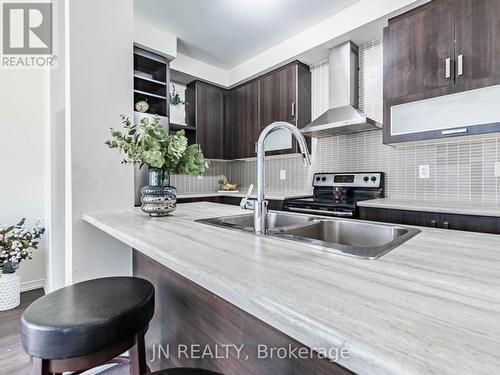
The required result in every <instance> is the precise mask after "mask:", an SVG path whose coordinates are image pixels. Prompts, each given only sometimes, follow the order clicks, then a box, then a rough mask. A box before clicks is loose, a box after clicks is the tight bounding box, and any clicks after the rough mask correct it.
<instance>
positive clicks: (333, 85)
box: [302, 41, 382, 138]
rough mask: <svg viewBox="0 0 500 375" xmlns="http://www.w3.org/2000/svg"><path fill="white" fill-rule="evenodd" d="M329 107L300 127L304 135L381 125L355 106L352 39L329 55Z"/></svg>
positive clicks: (355, 52)
mask: <svg viewBox="0 0 500 375" xmlns="http://www.w3.org/2000/svg"><path fill="white" fill-rule="evenodd" d="M328 68H329V104H330V109H329V110H328V111H326V112H325V113H323V114H322V115H321V116H319V117H318V118H317V119H316V120H314V121H313V122H311V123H310V124H309V125H307V126H306V127H304V128H303V129H302V133H303V134H304V135H307V136H310V137H314V138H323V137H331V136H333V135H339V134H350V133H360V132H365V131H369V130H376V129H380V128H381V127H382V125H381V124H379V123H378V122H376V121H374V120H372V119H370V118H368V117H366V115H365V114H364V113H363V112H361V111H360V110H359V109H358V105H359V93H358V87H359V84H358V77H359V73H358V46H357V45H355V44H354V43H352V42H351V41H349V42H346V43H344V44H341V45H339V46H337V47H334V48H332V49H331V50H330V51H329V55H328Z"/></svg>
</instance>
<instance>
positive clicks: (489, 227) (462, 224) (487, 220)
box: [441, 214, 500, 234]
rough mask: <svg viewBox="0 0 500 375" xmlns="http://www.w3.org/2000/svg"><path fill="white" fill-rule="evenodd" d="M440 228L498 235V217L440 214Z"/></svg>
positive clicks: (499, 229)
mask: <svg viewBox="0 0 500 375" xmlns="http://www.w3.org/2000/svg"><path fill="white" fill-rule="evenodd" d="M441 227H442V228H446V229H455V230H466V231H469V232H483V233H493V234H500V217H492V216H469V215H453V214H441Z"/></svg>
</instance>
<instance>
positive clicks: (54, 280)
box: [45, 1, 66, 292]
mask: <svg viewBox="0 0 500 375" xmlns="http://www.w3.org/2000/svg"><path fill="white" fill-rule="evenodd" d="M54 9H55V11H56V12H57V14H56V15H55V20H56V24H55V25H54V30H55V32H54V36H55V38H54V41H55V42H56V43H57V48H56V51H55V52H56V54H57V65H56V66H55V67H53V68H52V69H50V74H49V86H50V94H49V95H48V97H49V102H50V106H49V108H50V111H49V118H48V121H47V122H46V132H45V135H46V137H45V145H46V147H45V165H46V175H45V182H46V189H45V190H46V191H45V206H46V220H45V221H46V227H47V232H46V237H47V244H48V251H47V283H46V291H47V292H51V291H53V290H55V289H58V288H61V287H63V286H64V285H65V270H64V267H65V246H66V244H65V236H64V231H65V228H64V226H65V225H64V221H65V195H64V191H65V170H64V169H65V159H64V158H65V144H64V142H65V105H66V103H65V101H66V97H65V56H64V51H65V46H64V42H65V38H64V32H65V19H64V12H65V2H64V1H59V2H58V3H57V7H55V8H54Z"/></svg>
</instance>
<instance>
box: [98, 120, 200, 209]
mask: <svg viewBox="0 0 500 375" xmlns="http://www.w3.org/2000/svg"><path fill="white" fill-rule="evenodd" d="M122 123H123V128H124V132H122V131H119V130H115V129H113V128H111V136H112V137H113V139H112V140H109V141H107V142H106V145H107V146H108V147H109V148H112V149H113V148H115V149H118V150H120V151H123V152H124V153H125V154H126V158H124V159H123V160H122V164H136V165H139V167H142V166H144V165H147V166H148V168H149V185H148V186H144V187H143V188H142V189H141V193H142V210H143V211H144V212H146V213H148V214H149V215H150V216H166V215H168V214H169V213H171V212H173V211H174V210H175V208H176V204H175V202H176V190H175V188H174V187H173V186H170V174H171V173H176V174H188V175H191V176H201V175H202V174H203V173H204V172H205V170H207V169H208V167H209V162H208V160H205V158H204V156H203V153H202V151H201V148H200V146H199V145H197V144H192V145H188V140H187V138H186V136H185V133H184V130H179V131H178V132H176V133H175V134H168V133H167V131H166V130H165V128H163V126H162V125H161V124H160V122H159V118H158V117H157V116H155V117H154V118H153V120H152V121H151V122H150V121H149V120H148V118H142V119H141V121H140V123H139V125H138V126H137V125H132V124H131V122H130V120H129V119H128V118H127V117H125V116H122Z"/></svg>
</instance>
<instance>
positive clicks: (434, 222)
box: [431, 220, 437, 228]
mask: <svg viewBox="0 0 500 375" xmlns="http://www.w3.org/2000/svg"><path fill="white" fill-rule="evenodd" d="M431 227H432V228H437V221H436V220H431Z"/></svg>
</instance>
